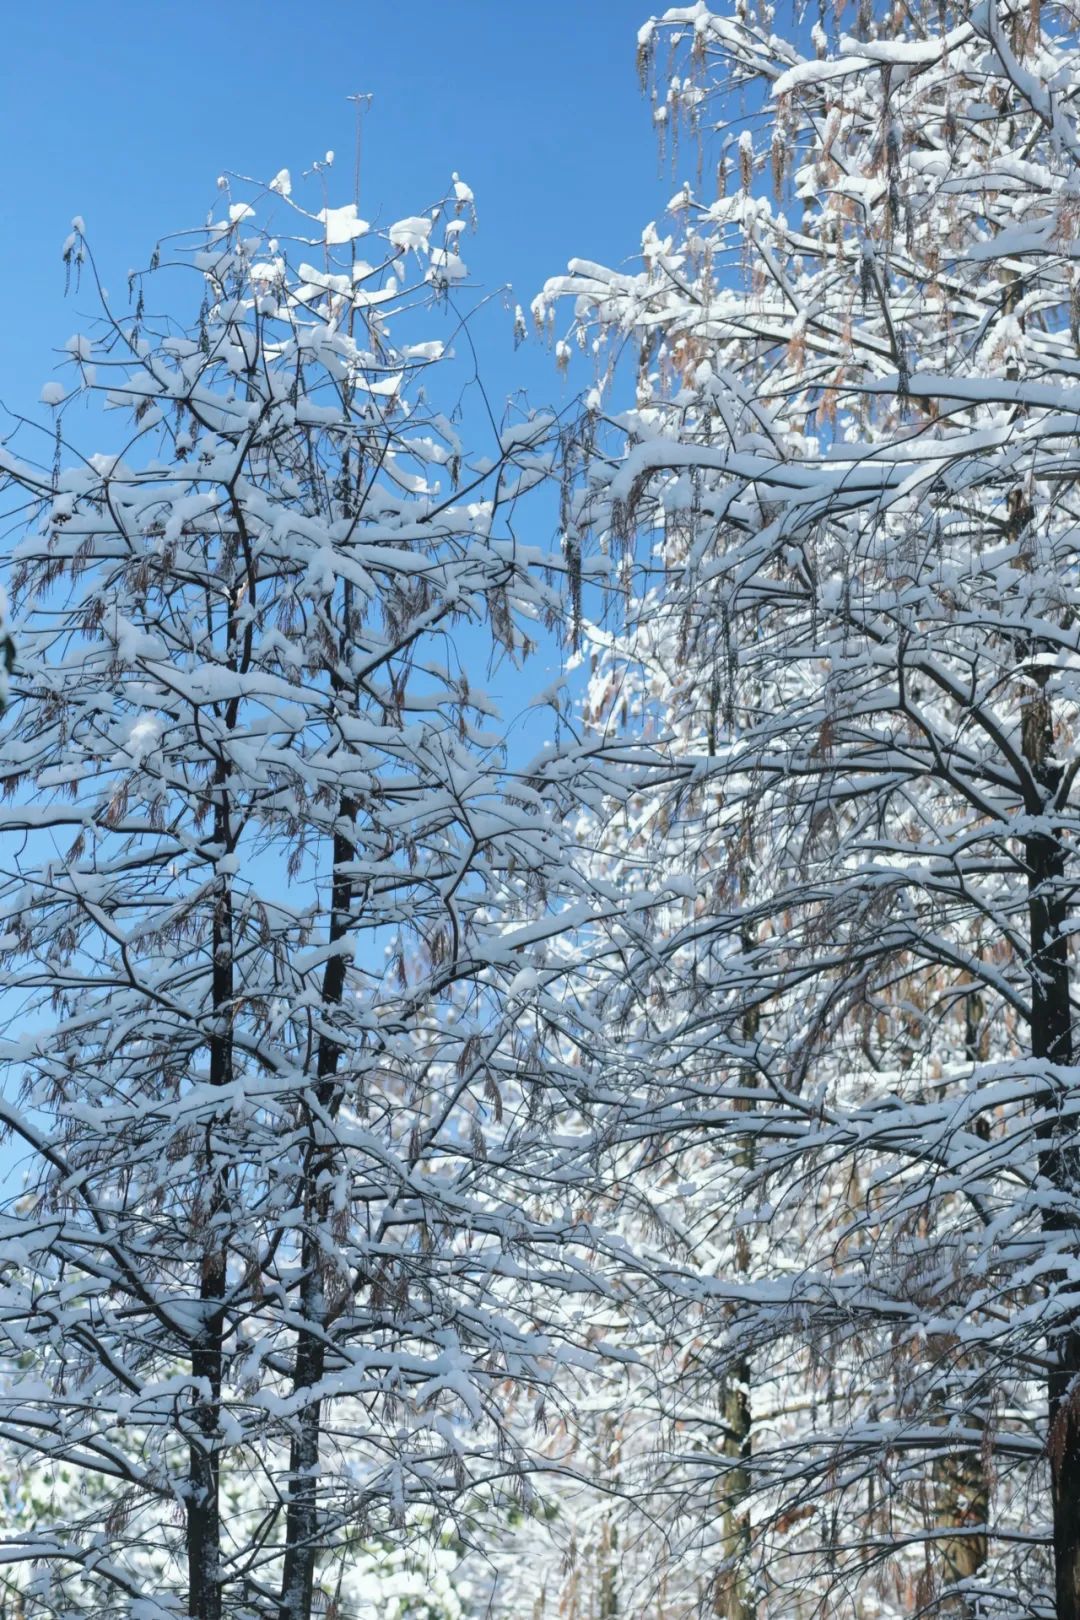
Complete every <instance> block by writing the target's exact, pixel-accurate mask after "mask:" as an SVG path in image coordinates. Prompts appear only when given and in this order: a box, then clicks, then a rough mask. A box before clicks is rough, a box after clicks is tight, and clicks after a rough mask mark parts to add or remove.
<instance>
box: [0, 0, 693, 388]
mask: <svg viewBox="0 0 1080 1620" xmlns="http://www.w3.org/2000/svg"><path fill="white" fill-rule="evenodd" d="M647 15H648V11H647V0H642V4H641V5H640V6H639V5H638V4H637V3H636V0H551V3H548V4H546V5H544V6H543V7H533V6H531V5H525V4H519V3H515V0H505V3H503V0H445V3H439V0H409V3H407V4H406V3H404V0H402V3H399V4H392V3H388V0H352V3H351V4H347V3H338V0H308V3H306V4H303V5H299V6H296V5H285V4H283V3H281V0H264V3H263V4H251V3H247V0H240V3H234V4H230V5H221V4H219V3H209V0H187V3H185V4H174V3H171V0H96V3H88V0H52V3H51V4H48V5H44V4H40V5H13V6H10V7H8V8H7V9H6V11H5V39H4V50H3V53H2V63H0V128H2V139H3V150H4V152H5V153H6V154H7V165H6V172H5V181H4V190H5V193H6V198H5V208H4V213H5V216H6V220H7V230H6V231H5V233H4V247H3V261H2V270H0V285H2V286H3V288H4V292H5V295H6V296H5V302H6V305H7V308H8V309H9V312H10V316H9V320H8V322H7V323H6V325H7V328H8V330H7V332H6V333H5V340H4V350H3V354H2V356H0V400H2V402H3V403H4V405H5V406H7V407H8V408H9V409H14V410H18V411H21V412H27V411H33V412H34V413H35V414H37V413H38V411H39V407H38V406H37V403H36V402H37V398H38V394H39V392H40V389H41V385H42V383H43V382H44V381H45V380H46V379H47V377H48V376H49V375H50V371H51V369H52V366H53V365H54V364H55V354H54V352H53V351H55V350H56V349H57V348H58V347H59V346H60V345H62V344H63V342H64V340H65V339H66V338H67V337H68V336H69V334H70V333H71V332H73V331H75V330H77V329H78V328H79V326H80V320H79V316H80V315H82V314H86V313H88V312H89V311H90V310H92V307H93V302H92V299H91V298H90V297H89V296H88V295H87V294H86V293H85V292H84V293H83V295H82V296H81V297H80V296H77V295H72V296H71V297H69V299H68V300H67V302H66V304H65V300H64V295H63V294H64V277H63V269H62V265H61V262H60V249H61V245H62V243H63V240H64V237H65V235H66V234H67V231H68V228H69V222H70V220H71V218H72V216H73V215H75V214H81V215H82V216H83V217H84V218H85V220H86V224H87V229H88V233H89V236H90V240H91V244H92V246H93V249H94V252H95V255H96V257H97V259H98V262H99V264H100V266H101V268H102V273H103V279H104V281H105V284H106V286H108V287H110V288H111V289H112V290H114V292H115V293H117V294H118V293H120V292H121V291H122V288H123V278H124V276H125V274H126V272H127V270H128V269H129V268H131V267H133V266H135V265H142V264H145V263H146V260H147V258H148V255H149V253H150V251H151V249H152V247H153V244H154V242H155V240H156V238H157V236H158V235H159V234H161V233H162V232H164V231H167V230H170V229H175V228H177V227H179V226H182V225H189V224H197V223H199V222H201V220H202V219H203V218H204V217H205V214H206V211H207V209H208V208H209V207H211V206H212V205H213V204H214V203H215V200H216V193H215V189H214V181H215V177H216V176H217V175H218V174H219V173H220V172H221V171H222V170H223V169H232V170H239V171H242V172H245V173H248V174H253V175H256V176H258V177H260V178H269V177H270V176H272V175H273V174H274V173H275V172H276V171H277V170H278V169H279V168H281V167H283V166H286V167H288V168H290V169H291V170H292V172H293V175H294V177H295V176H298V175H299V173H300V172H301V171H302V170H304V169H305V168H307V167H308V166H309V164H310V163H311V161H312V160H313V159H315V158H318V157H321V156H322V155H323V153H324V152H325V151H326V149H327V148H333V149H334V150H335V152H336V153H337V165H336V171H337V172H336V176H335V177H334V179H335V183H334V185H333V188H332V197H331V200H332V201H336V202H345V201H348V200H350V199H351V197H352V187H353V178H352V177H353V148H354V114H353V109H352V108H351V107H350V106H349V105H348V103H347V102H346V99H345V98H346V97H347V96H348V95H349V94H351V93H353V92H373V93H374V97H375V99H374V103H373V105H372V108H371V111H370V113H369V114H368V115H367V117H366V120H365V132H364V159H363V185H362V206H361V213H362V214H364V215H365V217H369V218H370V217H373V216H374V217H376V218H380V219H383V220H391V219H395V218H398V217H400V216H401V215H404V214H409V213H414V212H416V211H417V210H418V209H420V208H422V207H423V206H424V205H425V204H427V203H429V202H432V201H434V200H436V198H437V197H438V196H440V195H441V194H442V192H443V190H444V189H445V187H446V185H447V183H448V181H449V177H450V173H451V171H452V170H454V169H457V170H458V171H460V173H461V175H462V177H463V178H464V179H465V180H467V181H468V183H469V184H470V185H471V186H472V187H473V189H474V191H475V193H476V198H477V204H478V209H479V216H480V233H479V236H478V237H477V238H476V239H474V240H470V241H469V243H468V252H467V254H466V258H467V262H468V263H469V265H470V268H471V269H472V271H473V274H474V279H477V280H478V281H480V282H481V283H482V284H483V285H484V286H486V287H488V288H491V287H494V286H497V285H500V284H501V283H503V282H506V281H509V282H512V283H513V285H514V288H515V295H516V297H517V298H519V299H520V300H521V302H522V303H524V304H526V305H527V303H528V300H529V299H530V298H531V296H532V295H533V294H534V292H536V291H537V290H538V288H539V285H540V283H541V282H542V281H543V279H544V278H545V277H546V276H547V275H551V274H557V273H559V272H560V271H561V270H562V269H563V268H564V267H565V264H566V260H567V259H568V258H569V257H570V256H572V255H575V254H576V255H580V256H581V257H584V258H591V259H597V260H600V261H603V262H607V263H619V262H622V261H623V260H624V259H626V258H627V257H628V256H629V255H632V254H633V252H634V249H635V247H636V245H637V244H638V242H639V241H640V232H641V228H642V226H643V225H644V224H645V223H647V222H648V221H649V220H650V219H652V218H654V217H656V216H657V215H658V214H659V212H660V211H661V210H662V208H663V205H664V203H665V202H666V200H667V198H668V197H669V196H670V195H671V194H672V192H673V191H674V189H675V187H674V185H673V183H672V178H671V175H670V173H669V174H668V175H666V176H665V177H664V178H662V179H661V178H660V177H658V174H657V153H656V143H655V138H654V134H653V130H652V126H651V118H650V111H649V107H648V104H647V102H646V101H645V99H644V98H643V97H642V95H641V93H640V91H639V88H638V84H637V76H636V72H635V66H634V51H635V43H636V34H637V29H638V26H639V24H640V23H641V22H642V21H643V20H644V19H645V17H646V16H647ZM680 178H681V176H680ZM480 339H481V343H482V346H483V353H482V363H483V369H484V373H485V376H486V378H487V379H488V382H489V385H490V387H491V389H492V390H493V391H494V392H495V393H496V394H498V395H500V396H501V395H503V394H505V392H506V391H507V390H508V389H509V388H510V387H512V386H514V385H515V383H520V382H522V381H524V382H525V384H526V385H527V386H528V387H529V389H530V394H531V395H532V397H533V398H534V402H535V403H538V404H539V403H546V402H549V401H550V402H555V403H564V402H565V401H566V399H567V397H568V395H569V393H570V391H571V389H570V387H569V386H568V385H567V384H564V383H563V382H562V380H561V379H560V378H558V377H557V375H556V373H555V369H554V365H553V364H552V362H551V360H550V358H549V357H548V356H547V355H545V354H542V353H540V352H538V346H537V345H535V344H534V345H532V349H533V352H532V353H528V352H523V353H519V354H518V355H517V356H516V357H515V356H514V354H513V350H512V346H511V341H510V325H509V317H507V318H506V319H505V321H496V320H495V319H494V318H489V319H488V320H487V321H486V322H484V323H483V326H482V330H481V332H480ZM584 380H585V379H584V376H583V374H582V373H580V372H579V373H578V375H577V377H576V385H580V384H581V383H582V382H583V381H584ZM41 414H42V415H47V413H46V412H43V411H42V412H41Z"/></svg>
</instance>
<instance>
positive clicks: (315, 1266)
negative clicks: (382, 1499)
mask: <svg viewBox="0 0 1080 1620" xmlns="http://www.w3.org/2000/svg"><path fill="white" fill-rule="evenodd" d="M355 814H356V805H355V804H354V803H353V802H352V801H351V800H349V799H344V800H343V801H342V804H341V811H340V818H339V825H341V824H347V823H351V821H352V818H353V817H354V816H355ZM333 856H334V871H333V878H332V881H331V901H330V940H331V942H333V941H336V940H339V939H342V938H343V937H344V936H345V935H346V934H347V933H348V931H349V926H350V923H351V920H352V902H353V882H352V879H351V878H350V877H349V876H348V875H347V871H346V868H347V866H348V864H349V863H350V862H351V861H352V860H353V859H354V858H355V849H354V846H353V844H352V842H351V840H350V839H348V838H347V837H346V836H345V834H344V833H343V832H341V831H337V832H335V834H334V845H333ZM344 994H345V958H344V956H331V957H330V958H329V960H328V961H327V963H326V966H325V968H324V970H323V986H322V1005H323V1007H324V1008H326V1007H337V1006H340V1005H341V1002H342V1000H343V997H344ZM340 1057H341V1048H340V1046H339V1045H338V1043H337V1042H336V1041H333V1040H331V1039H330V1038H329V1037H328V1036H325V1035H324V1036H323V1037H322V1038H321V1039H320V1041H319V1049H318V1058H317V1068H316V1079H317V1084H316V1090H315V1094H316V1098H317V1100H318V1104H319V1113H320V1116H325V1115H326V1114H333V1113H334V1112H336V1106H335V1097H334V1092H335V1089H336V1087H335V1080H336V1076H337V1071H338V1063H339V1061H340ZM311 1129H312V1132H313V1133H314V1132H317V1131H318V1130H319V1123H318V1120H317V1119H313V1120H312V1122H311ZM331 1159H332V1150H331V1148H330V1147H329V1146H327V1145H324V1144H320V1143H318V1142H317V1141H315V1140H312V1141H311V1142H310V1143H309V1145H308V1148H307V1152H306V1156H305V1164H304V1172H303V1177H304V1182H303V1199H304V1238H303V1242H302V1245H301V1280H300V1314H301V1318H302V1320H303V1322H304V1324H305V1325H304V1326H303V1327H301V1328H300V1329H299V1331H298V1333H297V1336H296V1357H295V1361H294V1363H293V1391H294V1393H302V1392H303V1391H304V1390H309V1389H315V1388H317V1386H318V1385H319V1384H320V1383H321V1382H322V1379H323V1375H324V1373H325V1371H326V1331H327V1327H328V1318H327V1302H326V1290H325V1285H324V1280H323V1266H324V1259H323V1255H322V1251H321V1249H320V1246H319V1243H318V1240H317V1238H316V1237H315V1232H316V1231H317V1230H318V1229H319V1228H320V1227H322V1226H323V1225H324V1223H325V1222H326V1220H327V1217H328V1215H329V1196H330V1195H329V1189H328V1188H327V1186H326V1184H325V1182H326V1178H325V1177H324V1175H323V1172H324V1171H326V1170H329V1168H330V1163H331ZM307 1324H310V1325H307ZM321 1439H322V1403H321V1402H320V1401H319V1400H318V1399H316V1400H312V1401H309V1402H308V1403H307V1404H306V1405H305V1406H304V1407H303V1408H302V1409H301V1411H300V1412H299V1414H298V1416H297V1418H296V1428H295V1431H294V1433H293V1438H292V1443H291V1445H290V1448H289V1490H288V1505H287V1508H286V1514H285V1556H284V1559H283V1565H282V1574H281V1604H280V1613H281V1620H311V1611H312V1602H313V1597H314V1587H315V1561H316V1557H317V1555H318V1550H319V1463H320V1449H321Z"/></svg>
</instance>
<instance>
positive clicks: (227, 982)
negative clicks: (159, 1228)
mask: <svg viewBox="0 0 1080 1620" xmlns="http://www.w3.org/2000/svg"><path fill="white" fill-rule="evenodd" d="M217 777H218V787H219V794H218V799H217V803H216V804H215V806H214V836H215V844H216V846H217V848H218V849H220V850H221V851H222V852H224V851H225V850H226V849H227V848H228V847H229V813H228V805H227V803H226V800H225V796H224V786H223V781H224V770H223V768H219V770H218V772H217ZM229 884H230V879H229V878H228V877H225V878H223V879H222V890H221V893H220V894H218V895H217V896H216V897H215V900H214V917H213V925H212V928H211V948H212V951H213V962H212V966H211V1006H212V1018H213V1024H212V1028H211V1035H210V1084H211V1085H212V1086H226V1085H228V1084H229V1083H230V1081H231V1080H232V1077H233V1053H232V1039H231V1036H230V1035H229V1033H228V1028H229V1018H230V1013H231V1002H232V996H233V919H232V893H231V889H230V887H229ZM213 1131H214V1126H213V1124H210V1125H208V1126H207V1128H206V1174H207V1179H208V1183H209V1186H210V1196H209V1199H208V1204H207V1211H206V1223H205V1224H206V1234H207V1236H206V1244H205V1247H204V1250H203V1258H202V1275H201V1278H200V1286H199V1303H200V1307H201V1311H200V1315H201V1321H200V1325H199V1333H198V1336H197V1337H196V1338H195V1339H194V1340H193V1341H192V1346H191V1373H192V1377H193V1379H195V1380H196V1381H197V1389H198V1394H197V1396H196V1406H195V1411H194V1419H195V1424H196V1427H197V1430H198V1433H197V1435H196V1436H193V1437H192V1439H191V1441H190V1443H189V1447H188V1504H187V1558H188V1612H189V1614H190V1615H191V1616H192V1620H221V1479H220V1462H219V1456H218V1449H217V1440H218V1434H219V1429H220V1425H219V1407H220V1403H221V1375H222V1333H223V1329H224V1310H223V1301H224V1298H225V1269H226V1256H225V1244H224V1239H223V1237H222V1233H221V1227H220V1219H219V1217H220V1216H221V1215H222V1213H223V1211H224V1210H225V1208H226V1205H227V1201H228V1189H227V1186H226V1183H225V1179H224V1175H223V1173H222V1171H221V1169H220V1168H219V1166H218V1164H217V1162H216V1153H215V1149H214V1146H213V1140H212V1138H213Z"/></svg>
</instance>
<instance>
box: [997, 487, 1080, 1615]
mask: <svg viewBox="0 0 1080 1620" xmlns="http://www.w3.org/2000/svg"><path fill="white" fill-rule="evenodd" d="M1010 508H1011V512H1010V518H1011V522H1012V524H1013V525H1015V527H1016V532H1017V533H1022V532H1023V530H1024V529H1025V528H1026V527H1027V524H1028V523H1029V522H1030V519H1031V515H1032V514H1031V510H1030V508H1029V507H1027V506H1026V504H1025V503H1024V502H1023V500H1022V497H1021V494H1020V492H1019V491H1014V494H1013V499H1012V500H1011V502H1010ZM1035 651H1038V648H1037V646H1036V647H1034V648H1031V649H1029V657H1030V653H1031V652H1035ZM1025 675H1026V677H1027V679H1028V680H1029V681H1030V682H1031V684H1032V688H1033V689H1032V691H1031V692H1030V695H1029V696H1028V697H1027V699H1026V701H1025V703H1024V706H1023V714H1022V720H1021V726H1022V741H1023V750H1024V757H1025V759H1026V761H1027V763H1028V765H1029V766H1030V768H1031V772H1032V775H1033V777H1034V778H1035V782H1036V783H1037V785H1038V788H1039V791H1040V798H1041V801H1042V802H1041V805H1040V807H1039V809H1040V813H1041V814H1042V815H1043V816H1044V817H1045V816H1047V815H1049V814H1051V813H1052V808H1051V807H1052V806H1053V804H1054V802H1055V799H1056V796H1057V793H1058V790H1059V788H1060V786H1061V766H1060V765H1059V764H1058V762H1057V761H1056V759H1055V757H1054V720H1053V711H1052V707H1051V702H1050V697H1049V694H1048V693H1047V690H1046V683H1047V671H1046V670H1045V669H1042V668H1039V667H1038V666H1037V665H1035V664H1033V663H1029V664H1028V667H1027V668H1026V670H1025ZM1024 853H1025V859H1026V864H1027V881H1028V927H1029V938H1030V983H1031V1055H1032V1057H1033V1058H1035V1059H1036V1060H1039V1059H1042V1060H1044V1061H1045V1062H1047V1063H1053V1064H1070V1063H1071V1062H1072V1059H1073V1040H1072V1012H1071V1008H1070V1005H1069V951H1068V940H1067V937H1066V926H1065V925H1066V923H1067V921H1068V907H1067V901H1066V890H1065V850H1064V847H1063V845H1062V842H1061V839H1060V837H1059V836H1058V835H1056V834H1055V833H1054V832H1053V830H1052V829H1046V828H1040V830H1039V831H1037V832H1034V833H1032V834H1031V835H1030V836H1029V837H1028V838H1026V839H1025V841H1024ZM1053 1101H1054V1099H1053V1094H1052V1092H1051V1090H1050V1088H1049V1087H1047V1088H1046V1089H1045V1091H1044V1093H1043V1103H1044V1107H1045V1110H1046V1117H1045V1118H1044V1119H1043V1120H1042V1122H1041V1123H1040V1125H1039V1127H1038V1138H1039V1169H1040V1172H1041V1174H1042V1177H1043V1179H1044V1180H1045V1182H1046V1183H1047V1184H1048V1185H1049V1186H1050V1187H1051V1188H1052V1189H1053V1190H1054V1192H1055V1193H1057V1194H1059V1195H1061V1196H1060V1199H1059V1200H1055V1202H1054V1203H1052V1204H1051V1205H1050V1207H1049V1208H1047V1209H1046V1210H1045V1211H1044V1214H1043V1230H1044V1231H1045V1232H1046V1233H1047V1235H1048V1236H1049V1237H1050V1239H1051V1241H1052V1242H1053V1243H1054V1244H1055V1246H1056V1245H1058V1244H1059V1243H1060V1241H1061V1237H1062V1234H1063V1233H1068V1234H1069V1235H1070V1238H1071V1239H1072V1240H1073V1242H1075V1236H1076V1222H1075V1219H1074V1217H1073V1215H1072V1213H1071V1210H1070V1209H1069V1208H1067V1207H1066V1201H1068V1202H1069V1203H1071V1201H1072V1199H1073V1197H1074V1195H1075V1191H1076V1189H1077V1187H1078V1185H1080V1178H1078V1176H1077V1168H1078V1163H1080V1154H1078V1149H1077V1145H1076V1142H1075V1139H1074V1135H1073V1131H1072V1127H1071V1126H1066V1125H1064V1124H1063V1123H1062V1122H1061V1121H1060V1120H1059V1119H1057V1118H1055V1117H1054V1110H1053ZM1061 1280H1062V1281H1064V1278H1063V1277H1062V1278H1061ZM1048 1348H1049V1350H1050V1352H1051V1359H1052V1360H1053V1361H1054V1362H1055V1363H1056V1365H1054V1366H1053V1368H1052V1370H1051V1372H1050V1374H1049V1376H1048V1379H1047V1403H1048V1414H1047V1415H1048V1420H1049V1424H1048V1431H1047V1452H1048V1454H1049V1458H1050V1478H1051V1494H1052V1498H1053V1519H1054V1583H1055V1593H1056V1602H1057V1620H1080V1413H1078V1397H1080V1386H1078V1387H1077V1388H1074V1384H1075V1383H1076V1380H1077V1375H1078V1374H1080V1323H1078V1321H1077V1316H1076V1313H1075V1312H1074V1311H1068V1312H1066V1313H1065V1314H1064V1316H1063V1317H1062V1319H1061V1320H1060V1322H1059V1323H1058V1325H1057V1326H1056V1327H1055V1328H1053V1329H1052V1330H1051V1332H1050V1335H1049V1344H1048Z"/></svg>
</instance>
